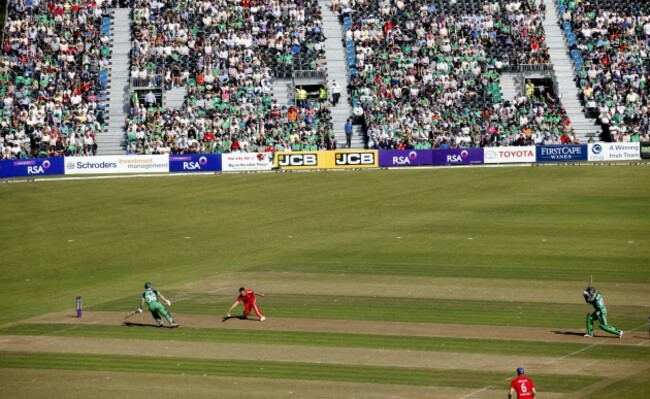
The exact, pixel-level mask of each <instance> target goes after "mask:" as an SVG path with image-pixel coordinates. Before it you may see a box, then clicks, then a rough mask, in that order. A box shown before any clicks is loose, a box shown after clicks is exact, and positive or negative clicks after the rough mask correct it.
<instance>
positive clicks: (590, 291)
mask: <svg viewBox="0 0 650 399" xmlns="http://www.w3.org/2000/svg"><path fill="white" fill-rule="evenodd" d="M587 292H588V293H589V294H593V293H594V292H596V287H587Z"/></svg>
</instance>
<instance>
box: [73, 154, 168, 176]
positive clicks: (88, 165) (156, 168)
mask: <svg viewBox="0 0 650 399" xmlns="http://www.w3.org/2000/svg"><path fill="white" fill-rule="evenodd" d="M108 173H169V156H168V155H124V156H94V157H74V158H65V174H66V175H81V174H108Z"/></svg>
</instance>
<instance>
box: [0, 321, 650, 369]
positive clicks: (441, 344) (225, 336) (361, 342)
mask: <svg viewBox="0 0 650 399" xmlns="http://www.w3.org/2000/svg"><path fill="white" fill-rule="evenodd" d="M62 327H64V328H62ZM0 334H2V335H27V336H29V335H31V336H39V335H49V336H60V337H84V338H118V339H155V340H174V341H186V342H211V343H231V344H240V343H242V344H243V343H251V342H254V343H256V344H263V345H291V346H316V347H334V348H364V349H384V350H405V351H428V352H457V353H482V354H489V355H513V356H520V355H521V354H522V353H525V354H526V355H528V356H551V357H563V356H567V355H569V354H572V353H575V355H574V356H575V357H579V358H591V359H624V360H646V359H648V356H650V348H647V347H632V346H619V345H617V346H611V345H597V346H594V347H592V348H590V349H589V350H583V349H585V348H587V347H589V345H587V344H571V343H557V342H533V341H506V340H493V339H490V340H488V339H464V338H445V337H415V336H401V335H374V334H351V333H318V332H296V331H258V330H245V329H232V330H231V329H213V328H185V327H184V328H181V329H178V330H169V329H157V328H148V327H143V326H131V327H129V326H99V325H78V326H76V327H75V328H69V327H66V326H62V325H60V324H21V325H16V326H12V327H8V328H4V329H1V330H0ZM580 350H583V351H582V352H579V353H576V352H578V351H580Z"/></svg>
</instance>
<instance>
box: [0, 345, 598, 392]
mask: <svg viewBox="0 0 650 399" xmlns="http://www.w3.org/2000/svg"><path fill="white" fill-rule="evenodd" d="M0 367H12V368H19V367H22V368H52V369H64V370H97V371H130V372H147V371H151V370H155V372H156V373H158V374H182V373H184V374H190V375H192V374H194V375H219V376H239V375H244V374H247V373H249V372H250V371H251V362H249V361H243V360H227V361H224V360H214V359H210V360H205V359H184V358H167V359H163V358H159V357H135V356H93V355H60V354H56V355H53V354H47V353H34V354H22V353H6V354H3V357H2V358H0ZM255 374H256V377H261V378H282V379H292V380H316V381H318V380H323V381H339V382H356V383H373V384H399V385H431V386H447V387H460V388H482V387H485V386H487V385H492V384H495V383H496V382H498V381H500V380H504V379H505V378H507V377H508V376H509V374H507V373H495V372H485V371H483V372H481V371H475V372H473V375H472V378H467V376H465V375H463V374H462V373H459V372H458V371H455V372H449V371H448V370H443V371H440V370H430V369H419V368H410V367H409V368H407V367H371V366H347V365H340V364H313V363H288V362H261V361H258V362H255ZM599 380H601V378H598V377H587V376H580V375H571V376H564V375H553V374H551V375H543V374H542V375H540V376H539V378H538V381H539V382H538V384H539V386H540V389H544V388H546V391H547V392H573V391H576V390H578V389H580V388H582V387H583V386H585V385H589V384H593V383H595V382H598V381H599Z"/></svg>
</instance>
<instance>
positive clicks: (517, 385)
mask: <svg viewBox="0 0 650 399" xmlns="http://www.w3.org/2000/svg"><path fill="white" fill-rule="evenodd" d="M510 388H514V390H515V391H517V398H532V397H533V388H535V384H533V381H531V380H530V379H529V378H528V377H526V376H523V375H521V376H519V377H517V378H515V379H514V380H512V382H511V383H510Z"/></svg>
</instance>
